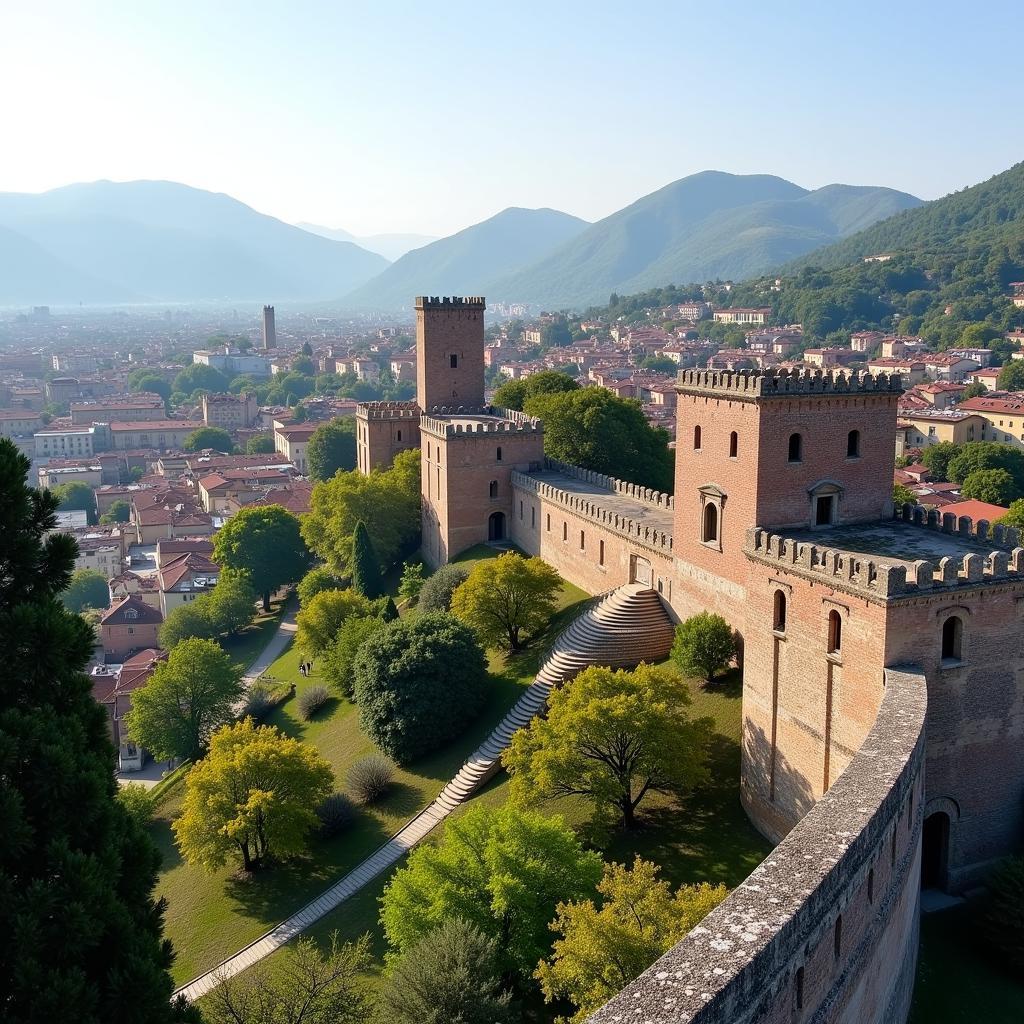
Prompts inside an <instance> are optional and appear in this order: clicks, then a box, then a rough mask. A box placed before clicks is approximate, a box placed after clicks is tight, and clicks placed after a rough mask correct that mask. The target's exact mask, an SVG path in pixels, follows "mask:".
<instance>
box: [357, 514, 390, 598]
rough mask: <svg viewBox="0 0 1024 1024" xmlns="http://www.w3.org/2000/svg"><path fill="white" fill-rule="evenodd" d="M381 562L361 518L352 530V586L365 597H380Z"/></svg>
mask: <svg viewBox="0 0 1024 1024" xmlns="http://www.w3.org/2000/svg"><path fill="white" fill-rule="evenodd" d="M383 585H384V581H383V580H382V579H381V572H380V562H379V561H377V553H376V552H375V551H374V550H373V542H372V541H371V540H370V534H369V532H368V531H367V529H366V523H364V522H363V521H362V520H361V519H360V520H359V522H358V523H356V528H355V530H353V531H352V588H353V590H355V591H357V592H358V593H360V594H362V595H364V596H365V597H371V598H372V597H378V596H379V595H380V592H381V589H382V588H383Z"/></svg>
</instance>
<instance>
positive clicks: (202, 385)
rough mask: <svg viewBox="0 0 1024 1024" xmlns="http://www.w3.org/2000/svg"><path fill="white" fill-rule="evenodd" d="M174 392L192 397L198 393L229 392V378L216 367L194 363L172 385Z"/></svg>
mask: <svg viewBox="0 0 1024 1024" xmlns="http://www.w3.org/2000/svg"><path fill="white" fill-rule="evenodd" d="M172 389H173V390H174V391H180V392H182V393H183V394H186V395H191V394H193V393H194V392H196V391H211V392H216V393H220V392H222V391H227V389H228V378H227V377H226V376H225V375H224V374H223V373H221V372H220V370H218V369H217V368H216V367H214V366H207V365H206V363H193V364H192V365H191V366H186V367H185V369H184V370H182V371H181V373H179V374H178V376H177V377H175V378H174V384H173V385H172Z"/></svg>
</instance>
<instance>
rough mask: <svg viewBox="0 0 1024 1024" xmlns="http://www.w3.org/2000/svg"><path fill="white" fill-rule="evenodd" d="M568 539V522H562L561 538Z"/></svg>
mask: <svg viewBox="0 0 1024 1024" xmlns="http://www.w3.org/2000/svg"><path fill="white" fill-rule="evenodd" d="M568 539H569V524H568V523H562V540H563V541H565V540H568Z"/></svg>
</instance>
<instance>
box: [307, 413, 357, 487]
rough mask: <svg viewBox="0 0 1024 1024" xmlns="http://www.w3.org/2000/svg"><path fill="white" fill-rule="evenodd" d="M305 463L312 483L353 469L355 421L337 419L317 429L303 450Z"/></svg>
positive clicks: (354, 459)
mask: <svg viewBox="0 0 1024 1024" xmlns="http://www.w3.org/2000/svg"><path fill="white" fill-rule="evenodd" d="M306 461H307V462H308V463H309V475H310V476H311V477H312V478H313V479H314V480H329V479H330V478H331V477H332V476H334V474H335V473H337V472H338V471H339V470H343V471H346V472H347V471H349V470H353V469H355V468H356V421H355V419H354V418H353V417H351V416H346V417H341V418H339V419H336V420H331V421H329V422H328V423H325V424H324V425H323V426H321V427H317V428H316V430H315V431H314V432H313V436H312V437H310V439H309V444H308V445H307V446H306Z"/></svg>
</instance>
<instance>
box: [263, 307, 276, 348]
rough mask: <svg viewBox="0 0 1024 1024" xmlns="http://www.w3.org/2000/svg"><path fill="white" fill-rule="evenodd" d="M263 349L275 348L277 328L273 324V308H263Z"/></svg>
mask: <svg viewBox="0 0 1024 1024" xmlns="http://www.w3.org/2000/svg"><path fill="white" fill-rule="evenodd" d="M263 347H264V349H268V348H276V347H277V327H276V326H275V324H274V307H273V306H264V307H263Z"/></svg>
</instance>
